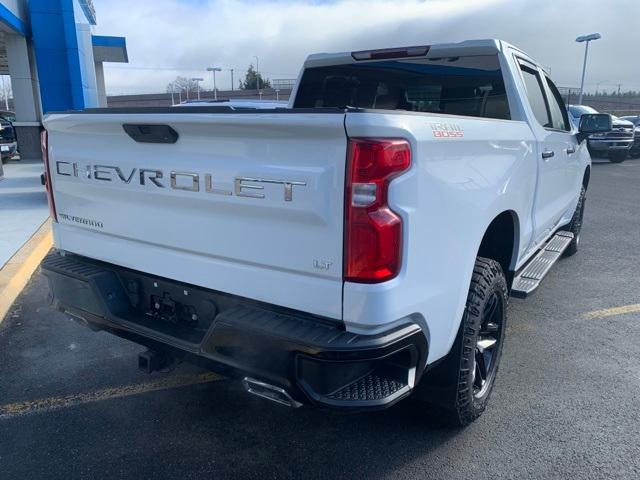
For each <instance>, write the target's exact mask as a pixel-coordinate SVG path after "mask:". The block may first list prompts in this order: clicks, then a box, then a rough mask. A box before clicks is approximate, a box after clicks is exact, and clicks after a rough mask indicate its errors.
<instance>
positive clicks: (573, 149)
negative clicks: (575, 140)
mask: <svg viewBox="0 0 640 480" xmlns="http://www.w3.org/2000/svg"><path fill="white" fill-rule="evenodd" d="M572 153H576V147H567V155H571V154H572Z"/></svg>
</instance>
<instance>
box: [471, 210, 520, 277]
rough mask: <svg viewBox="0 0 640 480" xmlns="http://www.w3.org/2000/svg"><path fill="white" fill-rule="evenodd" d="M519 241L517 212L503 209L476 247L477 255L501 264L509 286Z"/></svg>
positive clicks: (513, 271)
mask: <svg viewBox="0 0 640 480" xmlns="http://www.w3.org/2000/svg"><path fill="white" fill-rule="evenodd" d="M519 243H520V221H519V219H518V214H517V213H516V212H515V211H513V210H505V211H504V212H502V213H500V214H499V215H497V216H496V217H495V218H494V219H493V220H492V221H491V223H490V224H489V226H488V227H487V229H486V230H485V233H484V235H483V237H482V241H481V242H480V247H479V248H478V255H477V256H478V257H485V258H491V259H493V260H495V261H497V262H498V263H499V264H500V265H501V266H502V270H503V271H504V273H505V275H506V277H507V284H508V285H509V288H511V282H512V280H513V276H514V273H515V267H516V262H517V259H518V249H519Z"/></svg>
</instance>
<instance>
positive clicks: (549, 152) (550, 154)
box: [542, 150, 556, 160]
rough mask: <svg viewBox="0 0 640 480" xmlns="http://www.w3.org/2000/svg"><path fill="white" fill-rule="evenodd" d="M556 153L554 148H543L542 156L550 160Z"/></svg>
mask: <svg viewBox="0 0 640 480" xmlns="http://www.w3.org/2000/svg"><path fill="white" fill-rule="evenodd" d="M555 154H556V153H555V152H554V151H553V150H543V151H542V158H543V159H544V160H549V159H550V158H551V157H553V156H554V155H555Z"/></svg>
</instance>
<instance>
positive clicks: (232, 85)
mask: <svg viewBox="0 0 640 480" xmlns="http://www.w3.org/2000/svg"><path fill="white" fill-rule="evenodd" d="M230 70H231V91H232V92H233V68H232V69H230Z"/></svg>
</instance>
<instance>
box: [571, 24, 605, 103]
mask: <svg viewBox="0 0 640 480" xmlns="http://www.w3.org/2000/svg"><path fill="white" fill-rule="evenodd" d="M600 38H602V35H600V34H599V33H591V34H589V35H582V36H580V37H578V38H576V42H578V43H582V42H585V46H584V63H583V64H582V81H581V82H580V97H579V98H578V104H579V105H582V94H583V93H584V74H585V72H586V71H587V55H588V53H589V42H590V41H592V40H598V39H600Z"/></svg>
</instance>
